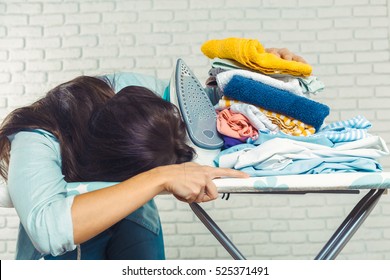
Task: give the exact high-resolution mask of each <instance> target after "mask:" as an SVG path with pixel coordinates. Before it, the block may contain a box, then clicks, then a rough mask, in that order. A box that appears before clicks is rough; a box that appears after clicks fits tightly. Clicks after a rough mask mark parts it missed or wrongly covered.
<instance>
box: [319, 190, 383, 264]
mask: <svg viewBox="0 0 390 280" xmlns="http://www.w3.org/2000/svg"><path fill="white" fill-rule="evenodd" d="M384 191H385V190H384V189H372V190H370V191H369V192H368V193H367V194H366V195H365V196H364V197H363V198H362V199H361V200H360V201H359V203H358V204H356V206H355V207H354V208H353V209H352V211H351V212H350V213H349V215H348V216H347V217H346V218H345V220H344V221H343V223H342V224H341V225H340V226H339V228H338V229H337V230H336V231H335V233H334V234H333V235H332V237H331V238H330V239H329V241H328V242H327V243H326V244H325V246H324V247H323V248H322V250H321V251H320V253H319V254H318V255H317V256H316V258H315V259H316V260H333V259H335V258H336V257H337V255H338V254H339V253H340V252H341V250H342V249H343V248H344V246H345V245H346V244H347V243H348V241H349V240H350V239H351V238H352V236H353V235H354V234H355V232H356V231H357V230H358V229H359V227H360V226H361V224H362V223H363V222H364V221H365V219H366V218H367V217H368V215H370V213H371V211H372V209H374V207H375V205H376V203H377V202H378V200H379V198H380V197H381V195H382V194H383V192H384Z"/></svg>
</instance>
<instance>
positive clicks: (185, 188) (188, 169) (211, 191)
mask: <svg viewBox="0 0 390 280" xmlns="http://www.w3.org/2000/svg"><path fill="white" fill-rule="evenodd" d="M155 171H156V172H159V174H160V175H162V176H164V177H165V178H166V180H165V184H164V189H165V190H166V191H168V192H170V193H172V194H173V195H174V196H175V197H176V198H177V199H179V200H181V201H184V202H188V203H192V202H206V201H210V200H213V199H216V198H217V197H218V192H217V188H216V186H215V184H214V182H213V181H212V180H213V179H215V178H219V177H236V178H247V177H249V175H248V174H246V173H244V172H241V171H238V170H234V169H228V168H216V167H211V166H204V165H199V164H197V163H194V162H187V163H182V164H176V165H167V166H162V167H158V168H156V169H155Z"/></svg>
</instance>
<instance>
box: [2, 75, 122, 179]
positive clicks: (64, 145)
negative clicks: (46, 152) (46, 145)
mask: <svg viewBox="0 0 390 280" xmlns="http://www.w3.org/2000/svg"><path fill="white" fill-rule="evenodd" d="M114 95H115V92H114V91H113V89H112V88H111V86H110V85H108V83H106V82H105V81H103V80H102V79H99V78H94V77H89V76H80V77H77V78H75V79H73V80H71V81H69V82H66V83H63V84H61V85H59V86H57V87H55V88H54V89H52V90H50V91H49V92H48V93H47V94H46V95H45V96H44V97H43V98H41V99H39V100H38V101H36V102H34V103H33V104H32V105H30V106H26V107H22V108H19V109H16V110H14V111H13V112H11V113H10V114H9V115H8V116H7V117H6V118H5V119H4V121H3V123H2V125H1V126H0V176H2V177H3V178H4V179H5V180H7V177H8V165H9V158H10V154H9V152H10V141H9V140H8V138H7V136H10V135H12V134H14V133H17V132H19V131H22V130H30V129H44V130H46V131H49V132H51V133H52V134H53V135H54V136H56V137H57V139H58V140H59V142H60V149H61V157H62V172H63V174H64V175H65V179H66V180H67V181H76V180H77V179H78V178H80V174H79V161H78V158H79V156H80V153H81V152H82V149H83V147H84V146H85V143H84V139H85V132H86V131H87V126H88V121H89V119H90V117H91V114H92V112H93V111H95V110H96V109H97V108H99V107H100V106H102V105H103V104H104V103H105V102H106V101H107V100H108V99H110V98H111V97H112V96H114Z"/></svg>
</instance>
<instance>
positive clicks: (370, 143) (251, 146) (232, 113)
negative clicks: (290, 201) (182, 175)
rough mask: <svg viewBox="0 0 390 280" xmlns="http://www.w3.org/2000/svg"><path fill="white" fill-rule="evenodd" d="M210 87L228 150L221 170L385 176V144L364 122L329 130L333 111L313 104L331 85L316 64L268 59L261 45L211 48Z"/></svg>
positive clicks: (232, 42)
mask: <svg viewBox="0 0 390 280" xmlns="http://www.w3.org/2000/svg"><path fill="white" fill-rule="evenodd" d="M202 52H203V53H204V54H205V55H206V56H207V57H209V58H210V59H211V62H212V68H211V69H210V71H209V78H208V79H207V81H206V87H207V89H208V93H209V96H210V100H211V101H212V102H213V104H214V105H215V109H216V111H217V114H218V116H217V130H218V132H219V133H220V134H221V136H222V138H223V140H224V149H223V150H222V151H221V153H220V154H219V155H218V156H217V158H216V159H215V163H216V165H217V166H220V167H227V168H234V169H239V170H242V171H245V172H247V173H249V174H250V175H251V176H268V175H292V174H317V173H331V172H358V171H364V172H377V171H381V170H382V167H381V165H380V164H379V162H378V161H377V159H378V158H379V157H382V156H386V155H388V154H389V151H388V148H387V147H386V144H385V142H384V141H383V139H381V138H380V137H378V136H373V135H370V134H369V133H368V132H367V130H368V129H369V128H370V127H371V124H370V122H369V121H368V120H367V119H366V118H364V117H363V116H356V117H354V118H352V119H349V120H345V121H339V122H334V123H330V124H328V125H326V124H325V123H324V122H325V118H326V117H327V116H328V115H329V112H330V109H329V107H328V106H327V105H325V104H322V103H319V102H316V101H314V100H313V99H312V95H315V94H317V93H319V92H321V91H323V90H324V84H323V83H322V82H321V81H320V80H319V79H317V77H315V76H312V75H311V72H312V67H311V66H310V65H309V64H306V63H302V62H297V61H288V60H284V59H282V58H279V57H277V56H276V55H274V54H271V53H267V52H266V51H265V49H264V47H263V46H262V44H261V43H260V42H259V41H257V40H253V39H243V38H227V39H221V40H209V41H207V42H205V43H204V44H203V46H202Z"/></svg>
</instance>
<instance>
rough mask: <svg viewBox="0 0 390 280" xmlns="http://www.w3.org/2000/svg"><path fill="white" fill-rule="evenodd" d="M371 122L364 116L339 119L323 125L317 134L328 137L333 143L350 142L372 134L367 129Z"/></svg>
mask: <svg viewBox="0 0 390 280" xmlns="http://www.w3.org/2000/svg"><path fill="white" fill-rule="evenodd" d="M370 127H371V123H370V122H369V121H368V120H367V119H366V118H365V117H364V116H361V115H359V116H356V117H353V118H351V119H349V120H345V121H337V122H333V123H330V124H328V125H326V126H324V127H322V128H321V129H320V130H319V131H318V132H317V133H316V135H322V136H325V137H327V138H328V139H329V140H331V141H332V142H333V143H339V142H350V141H355V140H359V139H362V138H365V137H368V136H370V134H369V133H368V132H367V130H368V129H369V128H370Z"/></svg>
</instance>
